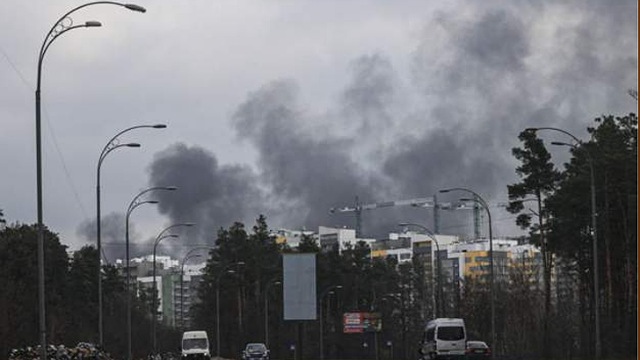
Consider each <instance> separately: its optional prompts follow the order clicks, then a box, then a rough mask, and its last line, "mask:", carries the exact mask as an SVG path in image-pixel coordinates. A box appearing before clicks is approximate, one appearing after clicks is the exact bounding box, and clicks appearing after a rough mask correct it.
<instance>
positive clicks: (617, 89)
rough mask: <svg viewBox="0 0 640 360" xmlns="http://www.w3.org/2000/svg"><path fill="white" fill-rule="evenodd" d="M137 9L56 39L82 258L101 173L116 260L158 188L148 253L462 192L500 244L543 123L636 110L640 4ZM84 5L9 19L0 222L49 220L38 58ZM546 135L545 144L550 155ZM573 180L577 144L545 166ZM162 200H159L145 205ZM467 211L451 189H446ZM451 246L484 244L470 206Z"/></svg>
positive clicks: (58, 141)
mask: <svg viewBox="0 0 640 360" xmlns="http://www.w3.org/2000/svg"><path fill="white" fill-rule="evenodd" d="M139 3H140V5H142V6H144V7H145V8H146V9H147V13H145V14H134V13H130V12H127V11H123V10H121V9H119V8H116V7H109V6H106V7H100V6H95V7H92V8H90V9H87V10H86V11H83V12H82V13H80V14H76V15H74V17H73V21H74V23H82V22H84V21H87V20H98V21H100V22H101V23H102V27H101V28H97V29H86V30H81V31H80V30H79V31H77V32H75V33H74V34H70V35H69V36H65V38H64V39H60V41H59V42H56V46H55V47H53V48H52V49H51V51H50V52H49V53H48V54H47V59H46V62H45V65H44V68H43V80H42V81H43V84H42V88H43V90H42V101H43V120H44V123H43V141H44V143H43V153H44V159H43V170H44V177H43V180H44V223H45V224H46V225H47V226H48V227H49V228H50V229H51V230H52V231H54V232H56V233H58V234H59V235H60V238H61V240H62V242H63V243H65V244H66V245H68V246H69V247H70V248H72V249H78V248H80V247H81V246H83V245H88V244H94V243H95V186H96V165H97V161H98V156H99V155H100V150H101V149H102V148H103V146H104V145H105V144H106V143H107V141H108V140H109V139H110V138H111V137H112V136H113V135H115V134H116V133H118V132H119V131H121V130H123V129H125V128H128V127H130V126H135V125H140V124H157V123H162V124H166V125H167V128H166V129H163V130H155V129H140V130H136V131H133V132H130V133H127V134H126V136H123V137H122V139H121V140H122V142H138V143H140V144H141V145H142V147H141V148H140V149H119V150H118V151H117V152H116V153H113V154H112V155H110V156H109V158H108V159H107V160H106V161H105V163H104V165H103V168H102V214H103V216H102V219H103V225H102V226H103V228H102V238H103V242H104V246H105V252H106V255H107V258H108V259H110V260H113V259H115V258H117V257H122V256H123V253H124V248H123V246H122V245H123V244H122V242H123V237H124V212H125V211H126V207H127V205H128V204H129V202H130V201H131V199H132V198H133V197H134V196H135V195H136V194H137V193H138V192H139V191H141V190H143V189H145V188H147V187H149V186H165V185H175V186H177V187H178V188H179V189H178V191H175V192H170V193H169V192H166V193H158V194H157V196H153V197H152V198H154V199H157V200H159V201H160V203H159V204H158V206H157V209H155V208H153V207H151V206H149V207H145V208H144V209H141V210H139V211H136V214H135V216H133V217H132V221H131V222H132V224H133V228H132V230H133V231H132V234H133V235H132V242H133V244H134V248H135V250H134V253H137V254H146V253H149V250H150V247H149V244H152V240H153V238H154V237H155V236H156V235H157V233H158V232H159V231H160V230H162V229H163V228H164V227H166V226H167V225H169V224H172V223H175V222H185V221H189V222H195V223H197V224H198V226H197V227H194V228H189V229H185V230H184V232H183V234H184V236H182V237H181V239H180V241H179V242H174V243H171V244H169V243H167V244H165V250H166V251H167V252H168V253H182V252H183V251H184V249H185V247H186V246H187V245H188V244H203V243H209V244H212V243H213V239H214V238H215V234H216V231H217V230H218V229H219V228H221V227H224V228H226V227H228V226H230V225H231V224H232V223H233V222H234V221H240V222H244V223H245V225H246V226H247V227H248V228H250V227H251V226H252V225H253V223H254V220H255V219H256V218H257V217H258V215H259V214H264V215H266V217H267V222H268V224H269V226H270V227H271V228H272V229H278V228H281V227H284V228H291V229H301V228H306V229H309V230H316V229H317V227H318V226H319V225H325V226H339V227H342V226H348V227H353V226H354V225H355V221H354V217H353V214H333V215H332V214H330V213H329V209H330V208H333V207H344V206H353V205H354V199H355V197H356V196H358V197H359V199H360V201H361V202H362V203H365V204H366V203H374V202H379V201H389V200H402V199H410V198H422V197H429V196H432V195H434V194H435V193H437V191H438V189H442V188H446V187H453V186H464V187H468V188H472V189H474V190H475V191H477V192H478V193H481V194H483V196H484V197H485V199H486V200H487V201H488V202H490V203H491V204H493V205H495V206H496V207H495V215H494V221H495V225H494V226H495V229H496V233H497V235H498V236H517V235H520V234H522V231H521V230H520V229H519V228H518V227H517V226H515V224H514V223H515V218H514V217H513V215H511V214H508V213H507V212H506V211H504V210H502V209H501V208H500V207H499V206H498V205H499V204H501V203H504V202H506V201H507V195H506V186H507V185H508V184H511V183H514V182H516V181H517V180H518V178H517V176H516V174H515V167H516V166H517V161H516V160H515V159H514V158H513V156H512V155H511V149H512V148H513V147H514V146H520V143H519V141H518V138H517V136H518V134H519V133H520V132H521V131H522V130H523V129H524V128H526V127H529V126H558V127H562V128H565V129H567V130H570V131H572V132H573V133H574V134H576V135H577V136H579V137H581V138H583V139H587V138H588V134H587V132H586V128H587V126H592V125H593V119H594V118H596V117H599V116H601V115H603V114H613V115H625V114H627V113H629V112H635V111H636V107H637V101H636V100H635V99H633V98H632V97H631V96H629V95H628V94H627V91H628V90H629V89H637V2H635V1H616V2H608V1H595V0H594V1H563V2H551V1H548V2H532V3H528V2H512V1H491V2H488V3H487V2H482V3H478V2H471V1H454V2H451V1H446V2H445V1H442V2H433V1H429V2H418V1H394V2H384V1H349V2H340V1H329V2H327V1H322V2H320V1H315V2H311V1H301V2H295V3H292V2H290V3H281V2H248V1H246V2H237V1H219V2H210V1H195V2H175V1H140V2H139ZM77 4H79V3H78V2H76V1H57V2H24V1H17V0H8V1H3V2H2V3H1V4H0V53H1V55H2V56H1V57H0V64H1V65H0V78H1V79H2V82H3V85H4V86H2V87H1V88H0V94H1V95H0V118H1V119H2V131H0V153H1V154H3V155H2V156H0V167H2V168H3V169H5V172H4V176H3V177H2V183H1V185H2V186H0V209H2V210H3V212H4V215H5V218H6V220H7V222H9V223H12V222H21V223H35V221H36V210H35V208H36V200H35V196H36V189H35V141H34V128H33V122H34V106H33V102H34V95H33V91H34V89H35V75H36V65H37V51H38V49H39V46H40V44H41V43H42V40H43V38H44V35H45V34H46V32H47V31H48V29H49V27H50V26H51V25H52V24H53V23H54V22H55V20H56V19H57V18H58V17H59V16H60V14H62V13H64V11H66V10H67V9H68V8H70V7H72V6H75V5H77ZM553 136H554V135H549V136H548V141H552V140H553V139H554V138H553ZM553 156H554V161H555V162H556V164H557V166H559V167H561V166H562V162H563V160H566V159H567V158H568V153H567V151H566V149H557V150H553ZM150 198H151V197H150ZM439 200H441V201H456V200H457V198H456V197H454V195H451V196H445V194H442V195H439ZM431 214H432V213H431V210H430V209H420V208H417V209H416V208H412V207H394V208H387V209H380V210H376V211H370V212H365V213H364V215H363V220H364V223H363V235H364V236H367V237H379V236H386V234H388V233H389V232H392V231H397V230H398V228H397V227H396V226H395V225H396V224H397V223H398V222H400V221H415V222H421V223H424V224H425V225H429V226H431V220H432V215H431ZM441 217H442V226H441V229H442V230H441V231H442V232H443V233H451V234H459V235H464V234H467V235H469V234H471V233H472V231H473V230H472V229H473V227H472V216H471V213H470V212H469V211H458V212H446V213H443V214H442V216H441Z"/></svg>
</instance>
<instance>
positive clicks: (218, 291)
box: [216, 261, 244, 357]
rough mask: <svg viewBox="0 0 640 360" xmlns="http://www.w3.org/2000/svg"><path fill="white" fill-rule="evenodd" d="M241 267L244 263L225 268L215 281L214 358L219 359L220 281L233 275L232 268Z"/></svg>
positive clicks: (239, 262) (232, 264)
mask: <svg viewBox="0 0 640 360" xmlns="http://www.w3.org/2000/svg"><path fill="white" fill-rule="evenodd" d="M234 265H235V266H242V265H244V261H238V262H235V263H231V264H229V265H227V266H225V267H224V268H223V269H222V270H221V271H220V274H219V275H218V278H217V279H216V356H217V357H220V279H221V278H222V275H224V274H225V273H227V274H233V273H235V270H230V269H229V268H230V267H232V266H234Z"/></svg>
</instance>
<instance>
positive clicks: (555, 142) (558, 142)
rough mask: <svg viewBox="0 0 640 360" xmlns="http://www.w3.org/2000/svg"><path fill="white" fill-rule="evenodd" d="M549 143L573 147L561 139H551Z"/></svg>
mask: <svg viewBox="0 0 640 360" xmlns="http://www.w3.org/2000/svg"><path fill="white" fill-rule="evenodd" d="M551 145H556V146H571V147H573V145H571V144H569V143H566V142H562V141H552V142H551Z"/></svg>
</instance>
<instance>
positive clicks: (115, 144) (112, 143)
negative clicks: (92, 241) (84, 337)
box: [96, 124, 167, 346]
mask: <svg viewBox="0 0 640 360" xmlns="http://www.w3.org/2000/svg"><path fill="white" fill-rule="evenodd" d="M166 127H167V126H166V125H164V124H156V125H138V126H132V127H130V128H128V129H124V130H122V131H120V132H119V133H117V134H116V135H115V136H114V137H112V138H111V139H110V140H109V142H107V144H106V145H105V146H104V148H102V152H101V153H100V157H99V158H98V166H97V170H96V239H97V240H96V246H97V250H98V344H100V345H101V346H104V337H103V334H104V332H103V316H102V261H101V259H102V240H101V239H102V232H101V225H102V224H101V218H100V168H101V167H102V163H103V162H104V159H105V158H106V157H107V155H109V153H111V152H112V151H113V150H116V149H119V148H122V147H136V148H137V147H140V144H138V143H125V144H121V143H120V142H119V141H118V137H119V136H120V135H122V134H124V133H126V132H127V131H131V130H133V129H139V128H154V129H163V128H166Z"/></svg>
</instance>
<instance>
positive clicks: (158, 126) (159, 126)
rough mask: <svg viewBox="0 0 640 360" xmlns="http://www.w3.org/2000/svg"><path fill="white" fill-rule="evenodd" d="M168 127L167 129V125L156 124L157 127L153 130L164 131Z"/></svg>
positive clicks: (154, 126)
mask: <svg viewBox="0 0 640 360" xmlns="http://www.w3.org/2000/svg"><path fill="white" fill-rule="evenodd" d="M166 127H167V125H165V124H156V125H153V126H152V128H154V129H164V128H166Z"/></svg>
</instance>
